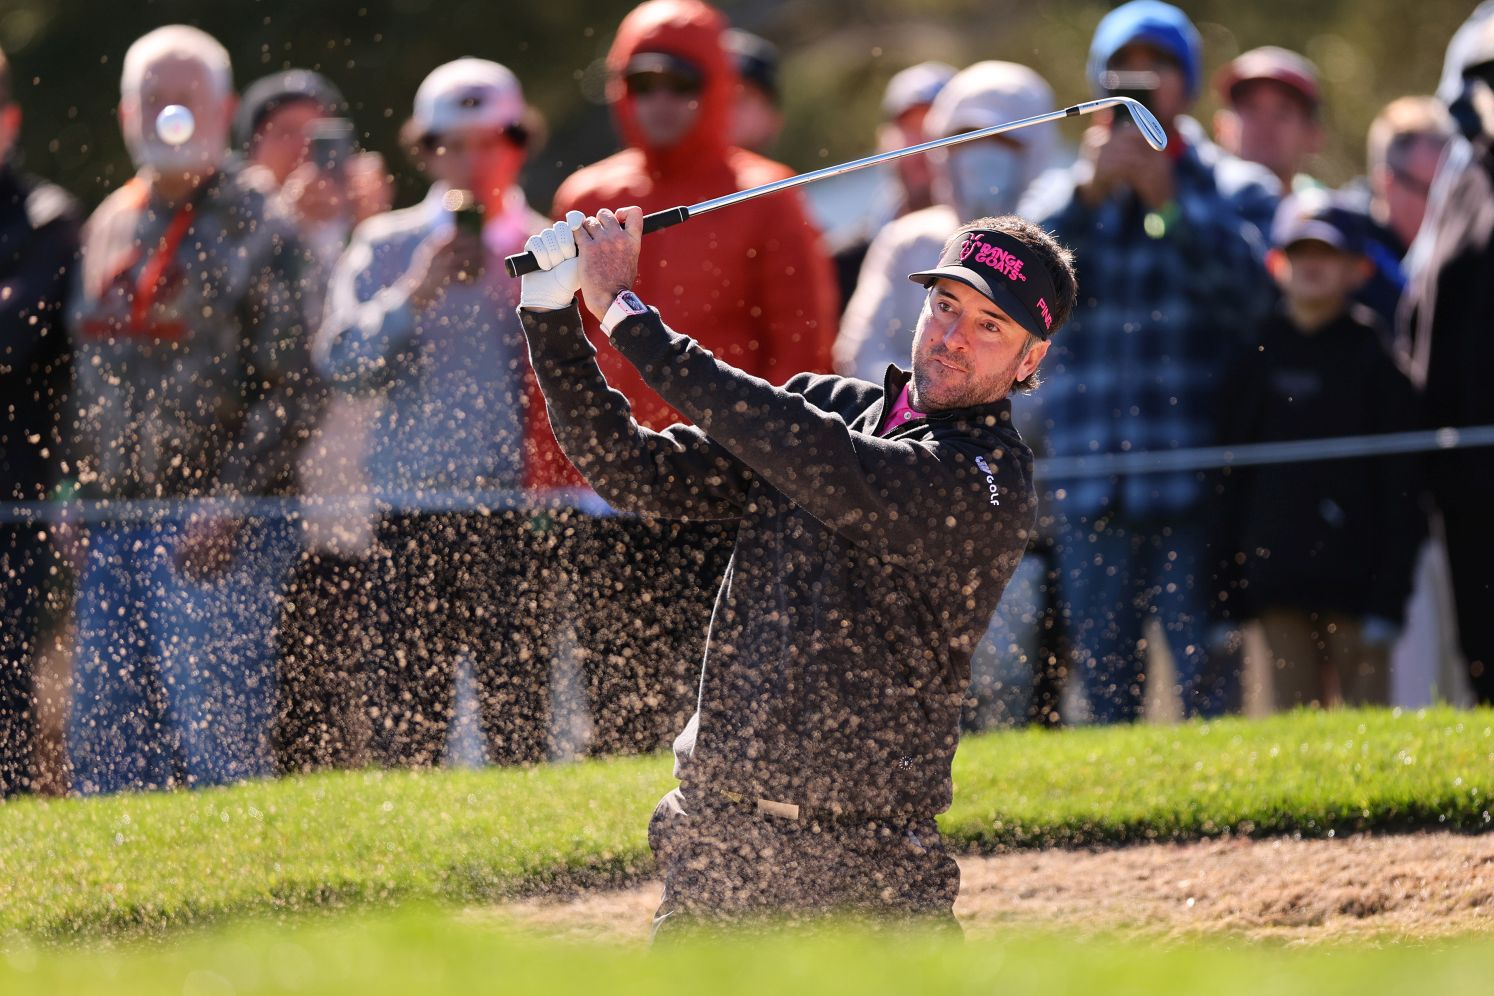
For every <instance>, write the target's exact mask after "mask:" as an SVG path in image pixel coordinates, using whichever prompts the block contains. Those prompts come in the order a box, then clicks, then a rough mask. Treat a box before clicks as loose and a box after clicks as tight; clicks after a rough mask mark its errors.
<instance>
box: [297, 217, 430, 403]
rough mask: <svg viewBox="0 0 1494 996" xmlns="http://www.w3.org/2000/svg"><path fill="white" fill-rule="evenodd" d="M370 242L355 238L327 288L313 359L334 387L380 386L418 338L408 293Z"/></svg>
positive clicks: (371, 389)
mask: <svg viewBox="0 0 1494 996" xmlns="http://www.w3.org/2000/svg"><path fill="white" fill-rule="evenodd" d="M379 262H380V261H379V260H378V259H377V258H376V256H375V252H374V247H373V245H372V244H371V243H370V242H369V241H368V240H367V239H366V238H361V237H359V236H357V235H355V236H354V238H353V242H352V244H350V245H349V246H348V248H347V250H346V251H345V252H344V253H343V254H342V258H341V259H339V260H338V261H337V266H336V267H335V268H334V269H333V271H332V280H331V284H330V286H329V287H328V289H327V308H326V319H325V321H323V323H322V327H321V330H320V331H319V332H318V333H317V337H316V343H315V346H314V348H313V351H312V353H313V359H314V360H315V362H316V365H317V369H318V370H319V371H320V372H321V373H322V375H323V376H325V377H326V378H327V379H328V380H330V381H331V382H332V383H333V384H334V385H336V386H337V387H339V388H341V389H342V390H344V391H349V392H374V391H379V390H382V389H384V388H385V387H387V386H388V385H389V383H390V382H391V381H392V380H393V379H394V377H395V375H396V372H397V371H398V370H399V369H400V366H401V364H400V363H399V357H400V356H401V355H402V354H406V353H409V352H410V351H411V349H412V348H413V347H414V343H415V337H416V326H415V312H414V310H413V309H412V308H411V306H410V298H409V293H408V291H407V290H406V289H405V288H404V287H403V286H402V285H401V284H400V283H399V281H397V280H391V279H388V278H387V276H386V275H384V274H382V273H381V272H380V270H381V267H380V266H379V265H378V264H379Z"/></svg>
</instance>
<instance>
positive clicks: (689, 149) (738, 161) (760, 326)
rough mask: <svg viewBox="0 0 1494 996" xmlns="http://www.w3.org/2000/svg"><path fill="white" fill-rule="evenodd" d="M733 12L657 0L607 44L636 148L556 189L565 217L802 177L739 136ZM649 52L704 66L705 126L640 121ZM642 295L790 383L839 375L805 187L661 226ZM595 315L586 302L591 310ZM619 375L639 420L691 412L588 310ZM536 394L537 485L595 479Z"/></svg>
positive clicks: (689, 1) (644, 265)
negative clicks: (728, 46) (726, 41)
mask: <svg viewBox="0 0 1494 996" xmlns="http://www.w3.org/2000/svg"><path fill="white" fill-rule="evenodd" d="M725 27H726V20H725V18H724V17H722V15H721V14H720V13H719V12H718V11H716V10H715V9H714V8H712V7H710V6H707V5H706V4H704V3H701V2H699V0H649V2H647V3H644V4H643V5H642V6H639V7H637V8H635V9H634V10H633V12H632V13H630V14H629V15H628V16H627V17H626V18H624V19H623V22H622V24H621V26H620V27H619V28H618V31H617V39H616V41H614V42H613V43H612V49H611V51H610V52H608V54H607V68H608V71H609V72H610V74H611V82H610V83H609V90H608V96H609V98H610V100H611V103H612V111H613V116H614V118H615V120H616V123H617V127H618V130H619V131H620V132H621V133H622V136H623V138H624V140H625V141H626V142H627V144H628V146H629V148H626V149H624V150H623V151H621V152H619V153H617V154H616V155H613V156H610V157H608V158H606V159H603V160H602V161H601V162H598V163H594V164H592V165H591V166H588V167H585V168H584V169H581V170H579V171H578V172H576V173H575V174H573V175H572V176H571V177H570V178H568V179H567V180H566V181H565V183H563V184H561V187H560V189H559V191H557V192H556V194H555V205H554V210H553V212H552V213H553V216H554V217H556V218H563V217H565V213H566V212H567V211H570V210H579V211H584V212H586V213H587V214H595V213H596V212H597V211H599V210H601V209H602V208H604V207H605V208H612V209H614V210H615V209H617V208H620V207H625V206H627V205H629V204H637V205H638V206H640V207H641V208H643V211H644V213H645V214H647V213H649V212H652V211H658V210H662V209H664V208H671V207H675V206H678V205H681V204H685V205H688V204H694V203H697V202H699V201H703V200H709V199H710V198H712V197H719V196H721V195H722V194H726V193H730V192H732V191H735V190H744V189H746V188H748V187H755V186H758V185H759V184H763V183H769V182H771V181H773V180H778V179H782V178H783V177H785V176H789V175H791V173H792V171H791V170H790V169H788V167H786V166H783V165H781V164H779V163H775V162H773V161H772V160H769V159H765V158H763V157H762V156H759V155H756V154H755V153H752V152H748V151H746V150H744V149H738V148H734V147H732V146H730V145H729V144H728V140H727V136H728V129H729V126H730V122H731V110H732V103H733V101H734V99H735V90H736V85H737V75H736V70H735V68H734V67H733V65H732V63H731V60H730V58H729V57H728V56H727V54H726V52H725V51H724V50H723V49H722V47H721V33H722V31H723V30H724V29H725ZM639 52H665V53H668V54H670V55H674V56H677V57H679V58H682V59H685V60H687V61H689V62H690V63H691V64H693V65H695V66H696V67H698V68H699V69H700V71H701V74H702V77H703V80H704V85H703V88H702V90H701V94H700V113H699V115H698V116H697V117H696V120H695V124H694V127H693V128H692V129H691V131H690V132H689V134H687V135H686V136H685V138H683V139H682V140H681V141H680V142H679V143H678V144H677V145H674V146H672V147H670V148H650V147H648V146H647V145H646V144H645V141H644V137H643V135H642V133H641V132H640V130H639V128H638V126H637V122H636V120H635V118H634V109H633V99H632V97H630V96H629V95H628V94H627V91H626V88H625V87H624V85H623V82H622V73H623V68H624V67H625V66H626V65H627V64H628V61H629V60H630V59H632V58H633V56H634V55H636V54H638V53H639ZM635 290H637V292H638V296H639V297H641V298H643V300H644V301H645V302H647V303H648V304H650V305H653V306H654V307H656V308H658V309H659V311H660V313H662V314H663V316H664V319H665V320H666V321H667V322H669V324H670V325H671V326H673V327H674V328H676V329H678V330H679V331H681V332H684V333H686V334H688V335H691V336H694V337H695V338H697V339H698V340H699V341H700V342H701V344H702V345H704V346H705V347H706V348H708V349H710V350H711V351H712V352H714V353H715V354H716V355H717V356H719V357H721V358H722V359H723V360H725V361H726V362H728V363H730V364H732V365H733V366H735V367H738V368H740V369H742V370H745V371H747V372H748V373H751V374H756V375H757V376H759V377H763V378H765V379H767V380H769V381H771V382H773V383H774V384H781V383H783V382H784V381H786V380H788V379H789V377H791V376H793V375H794V374H796V373H801V372H803V371H806V370H808V371H817V372H829V371H830V369H831V359H830V347H831V343H832V342H833V340H834V337H835V328H836V314H837V302H836V289H835V278H834V274H833V272H832V270H831V265H830V260H829V257H828V256H826V254H825V251H824V249H823V247H822V246H821V244H820V237H819V232H818V231H817V230H816V229H815V227H814V225H813V223H812V222H811V221H810V220H809V212H808V210H807V208H806V206H805V204H804V201H803V198H802V196H801V195H800V194H799V193H798V192H797V191H790V192H787V193H781V194H774V195H772V196H771V197H763V198H759V199H757V200H754V201H750V202H748V203H746V204H739V205H737V206H735V207H729V208H723V209H722V210H721V211H718V212H714V213H712V214H709V215H703V216H701V217H699V218H693V219H691V220H690V221H688V222H686V223H685V224H683V225H678V226H676V227H674V228H670V229H666V230H665V231H662V232H656V233H654V234H652V235H649V236H648V237H647V238H645V239H644V241H643V257H642V259H641V260H640V262H639V273H638V283H637V284H636V285H635ZM582 310H583V312H584V311H585V309H584V308H583V309H582ZM585 317H586V326H587V332H588V334H589V335H590V336H591V339H592V341H593V342H594V343H596V345H597V349H598V351H599V353H600V355H599V357H598V361H599V362H600V364H601V367H602V371H603V373H605V374H606V375H607V380H608V382H609V383H610V384H611V385H612V386H613V387H615V388H617V389H618V390H619V391H621V392H622V393H623V394H624V395H626V396H627V398H628V400H630V401H631V402H632V403H633V414H634V417H635V418H637V419H638V421H639V422H640V423H642V424H643V425H646V426H648V427H650V428H654V429H660V428H663V427H665V426H667V425H669V424H671V423H673V422H679V421H682V420H683V419H682V417H681V416H680V414H679V413H678V412H676V411H675V410H674V409H673V408H671V407H670V406H669V405H667V404H665V402H664V401H663V399H661V398H660V397H659V396H658V395H657V394H655V393H654V392H653V391H652V390H650V389H649V388H648V387H647V386H645V384H644V383H643V379H642V378H641V377H639V376H638V373H637V371H636V370H634V369H633V367H632V365H631V364H629V363H628V361H627V360H625V359H623V358H622V356H621V355H620V354H619V353H618V352H617V351H616V350H615V349H613V348H612V346H611V344H610V343H608V342H607V341H606V337H605V336H603V335H602V333H601V330H600V329H599V328H598V327H597V323H596V321H595V320H594V319H593V318H592V317H591V315H590V314H589V313H588V314H586V316H585ZM531 390H532V391H534V393H532V394H531V396H530V402H531V407H530V411H533V412H537V413H540V414H539V417H537V418H533V419H531V420H530V443H531V449H530V461H529V470H528V473H527V475H526V477H527V479H528V483H529V484H530V485H531V486H533V487H541V488H553V487H574V486H578V485H581V484H582V483H583V482H582V480H581V477H580V475H578V474H577V473H576V471H575V470H574V469H573V468H572V467H571V465H570V463H569V462H568V461H567V460H566V459H565V456H564V455H563V454H562V453H561V452H560V448H559V446H558V445H557V444H556V442H555V437H554V436H553V435H552V434H551V432H550V423H549V421H548V420H547V419H546V418H544V416H543V412H544V403H543V400H542V399H540V398H539V397H538V392H537V390H535V389H534V388H533V385H532V383H531Z"/></svg>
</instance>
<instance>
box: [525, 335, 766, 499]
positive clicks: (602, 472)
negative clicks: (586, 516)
mask: <svg viewBox="0 0 1494 996" xmlns="http://www.w3.org/2000/svg"><path fill="white" fill-rule="evenodd" d="M519 319H520V320H521V321H522V322H523V324H524V334H525V336H527V337H528V339H529V357H530V363H531V364H532V365H533V367H534V374H535V379H536V380H537V381H538V382H539V386H540V391H541V392H542V393H543V394H544V396H545V408H546V411H547V412H548V413H549V416H550V426H551V428H552V429H553V430H554V432H555V438H556V441H557V442H559V444H560V448H561V449H562V450H564V451H565V455H566V456H567V457H568V458H569V459H570V461H571V463H573V464H575V466H576V469H577V470H578V471H580V472H581V475H582V476H583V477H585V478H586V480H587V483H589V484H590V485H591V486H592V487H593V488H594V489H595V490H596V492H597V494H598V495H600V496H601V497H602V498H603V499H605V500H606V501H607V502H608V503H609V504H611V505H612V506H613V507H614V508H617V509H621V510H623V511H629V512H637V513H640V514H644V515H657V516H664V517H668V518H697V519H731V518H736V517H737V516H738V515H740V514H741V512H742V507H743V505H744V504H745V502H746V496H747V488H748V486H749V485H750V483H751V479H752V475H751V472H750V471H749V470H748V469H747V468H746V467H745V466H743V465H742V463H741V462H740V461H738V460H736V459H734V458H733V457H732V456H731V454H729V453H728V452H727V451H725V450H724V449H722V448H721V447H719V446H717V445H715V444H714V443H712V442H711V441H710V440H709V439H707V438H706V436H705V434H704V433H703V432H701V431H700V430H699V429H697V428H695V427H693V426H687V425H673V426H670V427H669V428H668V429H665V430H664V431H663V432H655V431H653V430H652V429H648V428H645V427H644V426H641V425H639V424H638V421H637V420H636V419H634V418H633V411H632V407H631V406H630V405H629V404H628V399H627V398H625V397H624V396H623V395H622V394H621V393H620V392H618V391H615V390H613V389H612V388H611V387H610V386H608V384H607V380H606V377H604V376H603V374H602V371H601V368H600V367H599V366H597V360H596V356H597V351H596V347H595V346H593V345H592V344H591V342H590V340H588V339H587V338H586V333H585V331H584V329H583V327H582V324H581V313H580V311H578V310H577V308H576V307H575V306H574V305H572V306H571V307H570V308H566V309H564V310H561V311H528V310H525V309H522V308H521V309H519Z"/></svg>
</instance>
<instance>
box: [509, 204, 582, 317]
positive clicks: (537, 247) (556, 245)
mask: <svg viewBox="0 0 1494 996" xmlns="http://www.w3.org/2000/svg"><path fill="white" fill-rule="evenodd" d="M584 220H587V219H586V216H585V215H584V214H582V213H581V212H580V211H571V212H570V213H568V214H567V215H566V216H565V221H557V222H556V223H555V224H553V225H551V226H550V227H549V228H547V229H545V230H544V231H543V232H540V233H539V234H538V235H532V236H530V238H529V241H528V242H525V243H524V249H525V251H527V252H532V253H534V258H535V260H536V261H537V262H538V263H539V265H540V268H539V269H538V270H537V271H535V272H534V273H526V274H524V276H523V277H521V278H520V279H519V307H521V308H526V309H528V310H530V311H559V310H560V309H561V308H569V307H570V306H571V302H572V301H574V300H575V299H576V291H577V290H579V289H580V287H581V284H580V271H579V268H578V265H577V260H576V230H577V229H578V228H580V227H581V223H582V221H584Z"/></svg>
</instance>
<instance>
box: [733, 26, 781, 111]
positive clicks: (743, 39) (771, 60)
mask: <svg viewBox="0 0 1494 996" xmlns="http://www.w3.org/2000/svg"><path fill="white" fill-rule="evenodd" d="M722 41H723V43H724V44H725V47H726V51H727V53H728V54H730V55H731V57H732V60H733V61H734V62H735V63H736V65H737V75H738V76H740V77H742V79H743V80H745V81H746V82H748V83H751V84H752V85H753V86H755V87H757V88H758V89H759V90H761V91H762V92H763V93H765V94H767V95H768V99H769V100H771V101H773V103H775V104H777V103H779V101H780V100H781V99H782V94H781V93H780V92H779V89H778V46H776V45H774V44H773V43H772V42H770V41H768V40H767V39H766V38H761V37H759V36H757V35H755V34H753V33H752V32H750V31H743V30H742V29H741V28H730V29H728V30H727V32H726V34H725V35H723V36H722Z"/></svg>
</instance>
